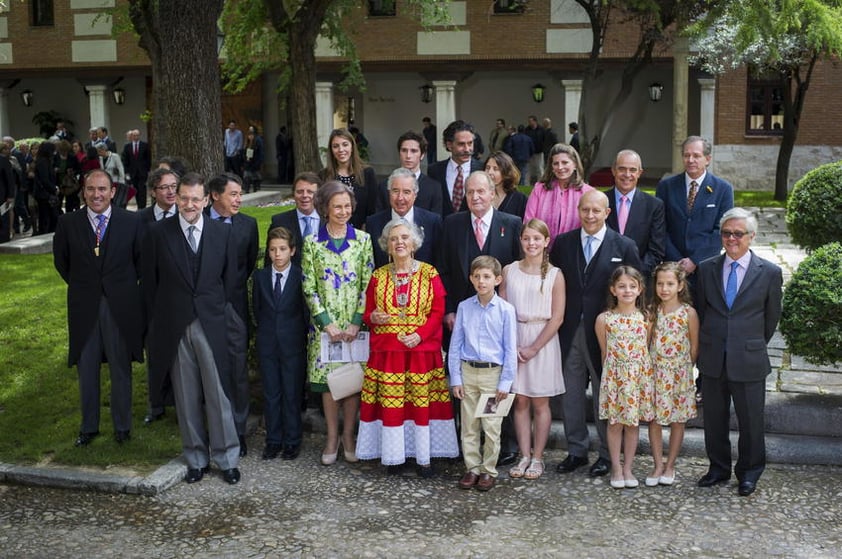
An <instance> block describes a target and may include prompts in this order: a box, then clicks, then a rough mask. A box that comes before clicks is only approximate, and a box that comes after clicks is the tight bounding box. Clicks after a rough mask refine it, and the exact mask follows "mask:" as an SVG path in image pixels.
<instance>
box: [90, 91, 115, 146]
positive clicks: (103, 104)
mask: <svg viewBox="0 0 842 559" xmlns="http://www.w3.org/2000/svg"><path fill="white" fill-rule="evenodd" d="M85 89H86V90H87V91H88V106H89V107H90V113H91V126H90V128H96V127H98V126H105V127H108V126H109V124H108V96H109V91H108V89H109V88H108V86H107V85H89V86H87V87H86V88H85ZM112 135H113V134H112Z"/></svg>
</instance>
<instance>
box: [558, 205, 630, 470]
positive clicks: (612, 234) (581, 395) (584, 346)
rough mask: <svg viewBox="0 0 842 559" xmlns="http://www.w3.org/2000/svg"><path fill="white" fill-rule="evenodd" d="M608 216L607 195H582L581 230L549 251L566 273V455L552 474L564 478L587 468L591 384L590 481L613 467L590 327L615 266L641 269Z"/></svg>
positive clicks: (561, 336) (597, 356) (596, 349)
mask: <svg viewBox="0 0 842 559" xmlns="http://www.w3.org/2000/svg"><path fill="white" fill-rule="evenodd" d="M610 212H611V210H610V209H609V208H608V197H607V196H606V195H605V194H603V193H602V192H600V191H598V190H591V191H588V192H586V193H585V194H584V195H583V196H582V198H581V199H580V200H579V219H580V221H581V222H582V226H581V227H580V228H578V229H574V230H572V231H568V232H567V233H562V234H561V235H559V236H558V237H556V240H555V243H553V248H552V251H550V262H552V263H553V265H555V266H557V267H558V268H559V269H560V270H561V271H562V272H563V273H564V280H565V287H566V295H567V303H566V305H565V308H564V322H563V323H562V325H561V328H560V329H559V331H558V335H559V340H560V342H561V356H562V360H563V362H564V366H563V367H562V371H563V374H564V386H565V388H566V390H567V391H566V392H565V393H564V395H563V396H562V400H561V404H562V410H563V411H564V435H565V437H566V438H567V453H568V454H567V458H565V459H564V461H563V462H561V463H560V464H559V465H558V467H557V468H556V469H557V471H559V472H562V473H567V472H572V471H573V470H575V469H577V468H579V467H580V466H585V465H587V463H588V449H589V448H590V441H589V436H588V427H587V423H586V419H585V416H586V404H587V396H586V395H585V391H586V389H587V387H588V382H590V383H591V393H592V395H593V411H594V418H595V419H594V422H595V423H596V427H597V432H598V433H599V440H600V446H599V458H598V459H597V460H596V462H594V464H593V465H592V466H591V469H590V475H591V476H592V477H595V476H604V475H605V474H607V473H608V471H609V469H610V465H611V461H610V459H609V457H608V448H607V447H606V440H607V439H606V424H605V421H601V420H599V419H597V418H598V417H599V379H600V377H601V376H602V359H601V358H600V351H599V343H598V342H597V339H596V333H595V332H594V323H595V322H596V317H597V315H598V314H599V313H600V312H602V311H603V310H604V308H605V300H606V296H607V293H608V284H609V281H610V279H611V274H612V273H614V270H615V269H616V268H617V266H620V265H623V264H625V265H628V266H633V267H634V268H637V269H640V258H639V257H638V254H637V246H636V245H635V244H634V241H632V240H631V239H629V238H627V237H624V236H622V235H620V234H619V233H617V232H616V231H614V230H613V229H609V228H608V227H607V226H606V225H605V221H606V219H607V218H608V214H609V213H610Z"/></svg>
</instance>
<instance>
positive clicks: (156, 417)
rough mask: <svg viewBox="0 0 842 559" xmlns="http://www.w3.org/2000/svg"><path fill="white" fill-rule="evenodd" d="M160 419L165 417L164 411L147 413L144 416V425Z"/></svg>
mask: <svg viewBox="0 0 842 559" xmlns="http://www.w3.org/2000/svg"><path fill="white" fill-rule="evenodd" d="M159 419H164V412H161V413H147V414H146V417H144V418H143V423H144V425H151V424H152V423H155V422H156V421H158V420H159Z"/></svg>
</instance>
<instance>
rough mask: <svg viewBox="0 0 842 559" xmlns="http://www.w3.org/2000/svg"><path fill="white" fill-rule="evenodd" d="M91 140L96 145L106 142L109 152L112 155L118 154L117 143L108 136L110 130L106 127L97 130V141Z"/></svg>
mask: <svg viewBox="0 0 842 559" xmlns="http://www.w3.org/2000/svg"><path fill="white" fill-rule="evenodd" d="M91 140H92V141H93V142H94V143H96V142H104V143H105V145H106V146H108V151H110V152H111V153H117V142H115V141H114V140H112V139H111V138H110V137H109V136H108V128H106V127H105V126H100V127H99V128H97V129H96V140H94V139H93V138H91Z"/></svg>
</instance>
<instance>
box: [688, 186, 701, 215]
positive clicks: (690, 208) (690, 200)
mask: <svg viewBox="0 0 842 559" xmlns="http://www.w3.org/2000/svg"><path fill="white" fill-rule="evenodd" d="M698 191H699V183H697V182H696V181H690V192H688V193H687V213H690V212H692V211H693V204H695V203H696V193H697V192H698Z"/></svg>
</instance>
